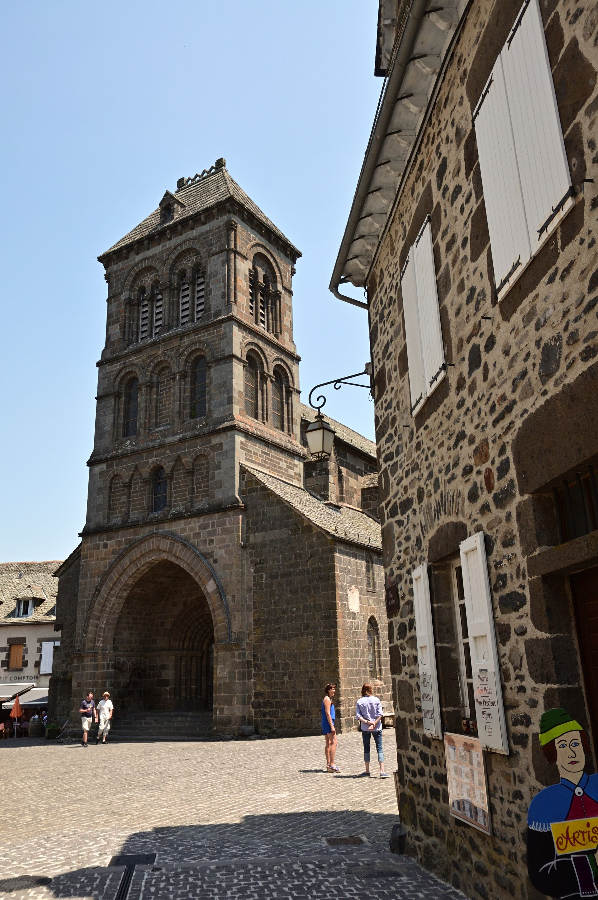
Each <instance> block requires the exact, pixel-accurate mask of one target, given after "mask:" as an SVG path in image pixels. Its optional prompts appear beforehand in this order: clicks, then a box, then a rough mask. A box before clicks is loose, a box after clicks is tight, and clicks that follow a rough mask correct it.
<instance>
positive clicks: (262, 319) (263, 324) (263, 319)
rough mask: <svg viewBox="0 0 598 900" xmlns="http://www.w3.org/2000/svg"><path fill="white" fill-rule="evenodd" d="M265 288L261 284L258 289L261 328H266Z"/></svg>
mask: <svg viewBox="0 0 598 900" xmlns="http://www.w3.org/2000/svg"><path fill="white" fill-rule="evenodd" d="M266 301H267V292H266V286H265V285H263V284H261V285H260V289H259V324H260V325H261V327H262V328H265V327H266Z"/></svg>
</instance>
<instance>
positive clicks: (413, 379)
mask: <svg viewBox="0 0 598 900" xmlns="http://www.w3.org/2000/svg"><path fill="white" fill-rule="evenodd" d="M401 287H402V291H403V315H404V317H405V340H406V341H407V364H408V366H409V389H410V391H411V414H412V415H415V413H416V412H418V410H419V409H420V407H421V406H422V404H423V402H424V400H425V399H426V397H427V391H426V379H425V373H424V361H423V358H422V346H421V336H420V328H419V312H418V298H417V286H416V280H415V264H414V262H413V251H412V250H411V251H410V253H409V256H408V257H407V264H406V266H405V268H404V269H403V275H402V278H401Z"/></svg>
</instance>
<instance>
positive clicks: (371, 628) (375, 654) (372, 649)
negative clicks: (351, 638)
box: [368, 616, 380, 680]
mask: <svg viewBox="0 0 598 900" xmlns="http://www.w3.org/2000/svg"><path fill="white" fill-rule="evenodd" d="M368 673H369V676H370V678H372V679H373V680H377V679H378V678H379V677H380V632H379V631H378V623H377V622H376V620H375V619H374V617H373V616H372V618H371V619H370V620H369V622H368Z"/></svg>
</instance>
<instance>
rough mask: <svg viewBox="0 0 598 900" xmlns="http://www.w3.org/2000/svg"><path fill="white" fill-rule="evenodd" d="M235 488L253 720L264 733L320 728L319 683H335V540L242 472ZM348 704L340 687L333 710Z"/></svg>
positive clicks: (316, 730)
mask: <svg viewBox="0 0 598 900" xmlns="http://www.w3.org/2000/svg"><path fill="white" fill-rule="evenodd" d="M241 493H242V497H243V499H244V500H245V502H246V505H247V513H246V529H245V541H246V545H247V548H248V553H249V559H250V561H251V569H252V572H253V591H252V593H253V648H254V649H253V684H254V700H253V710H254V721H255V724H256V726H257V727H258V729H259V730H260V732H262V733H270V732H273V731H274V732H276V733H287V734H288V733H298V734H318V733H319V731H320V704H321V701H322V697H323V695H324V686H325V684H326V683H327V682H329V681H333V682H336V683H338V682H339V668H338V654H339V647H338V637H337V609H336V589H335V552H334V544H333V542H332V541H331V540H330V539H329V538H327V537H326V536H325V535H324V534H322V532H320V531H319V530H318V529H316V528H315V527H314V526H313V525H311V523H309V522H308V521H307V520H305V519H304V518H303V517H302V516H301V515H299V514H298V513H296V512H295V511H294V510H293V509H291V508H290V507H289V506H287V505H286V504H285V503H283V502H282V501H281V500H280V499H279V498H277V497H276V496H275V495H273V494H272V493H271V492H270V491H268V490H267V489H266V488H265V487H264V486H263V485H261V484H260V483H259V482H258V481H257V480H256V479H255V478H252V476H251V475H249V474H247V473H246V474H243V475H242V490H241ZM346 702H347V701H346V699H345V697H344V695H343V692H342V690H341V691H340V692H339V694H338V695H337V698H335V703H336V706H337V709H339V708H340V710H341V711H343V710H344V706H343V704H345V703H346ZM337 716H338V717H339V718H340V714H339V713H337ZM289 723H294V724H289Z"/></svg>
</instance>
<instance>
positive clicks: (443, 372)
mask: <svg viewBox="0 0 598 900" xmlns="http://www.w3.org/2000/svg"><path fill="white" fill-rule="evenodd" d="M444 365H445V368H444V369H442V370H441V372H440V375H439V376H438V378H437V379H436V381H435V382H434V384H433V385H432V387H431V388H430V390H429V391H428V393H427V394H426V396H425V397H424V398H423V400H420V401H419V403H418V404H417V406H415V407H414V408H413V409H412V410H411V417H412V418H413V419H415V417H416V416H417V415H418V414H419V413H420V412H421V411H422V409H423V408H424V406H425V405H426V403H427V402H428V400H429V399H430V397H432V396H433V395H434V392H435V391H436V389H437V388H438V386H439V385H440V384H442V382H443V381H444V379H445V378H446V363H445V364H444Z"/></svg>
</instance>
